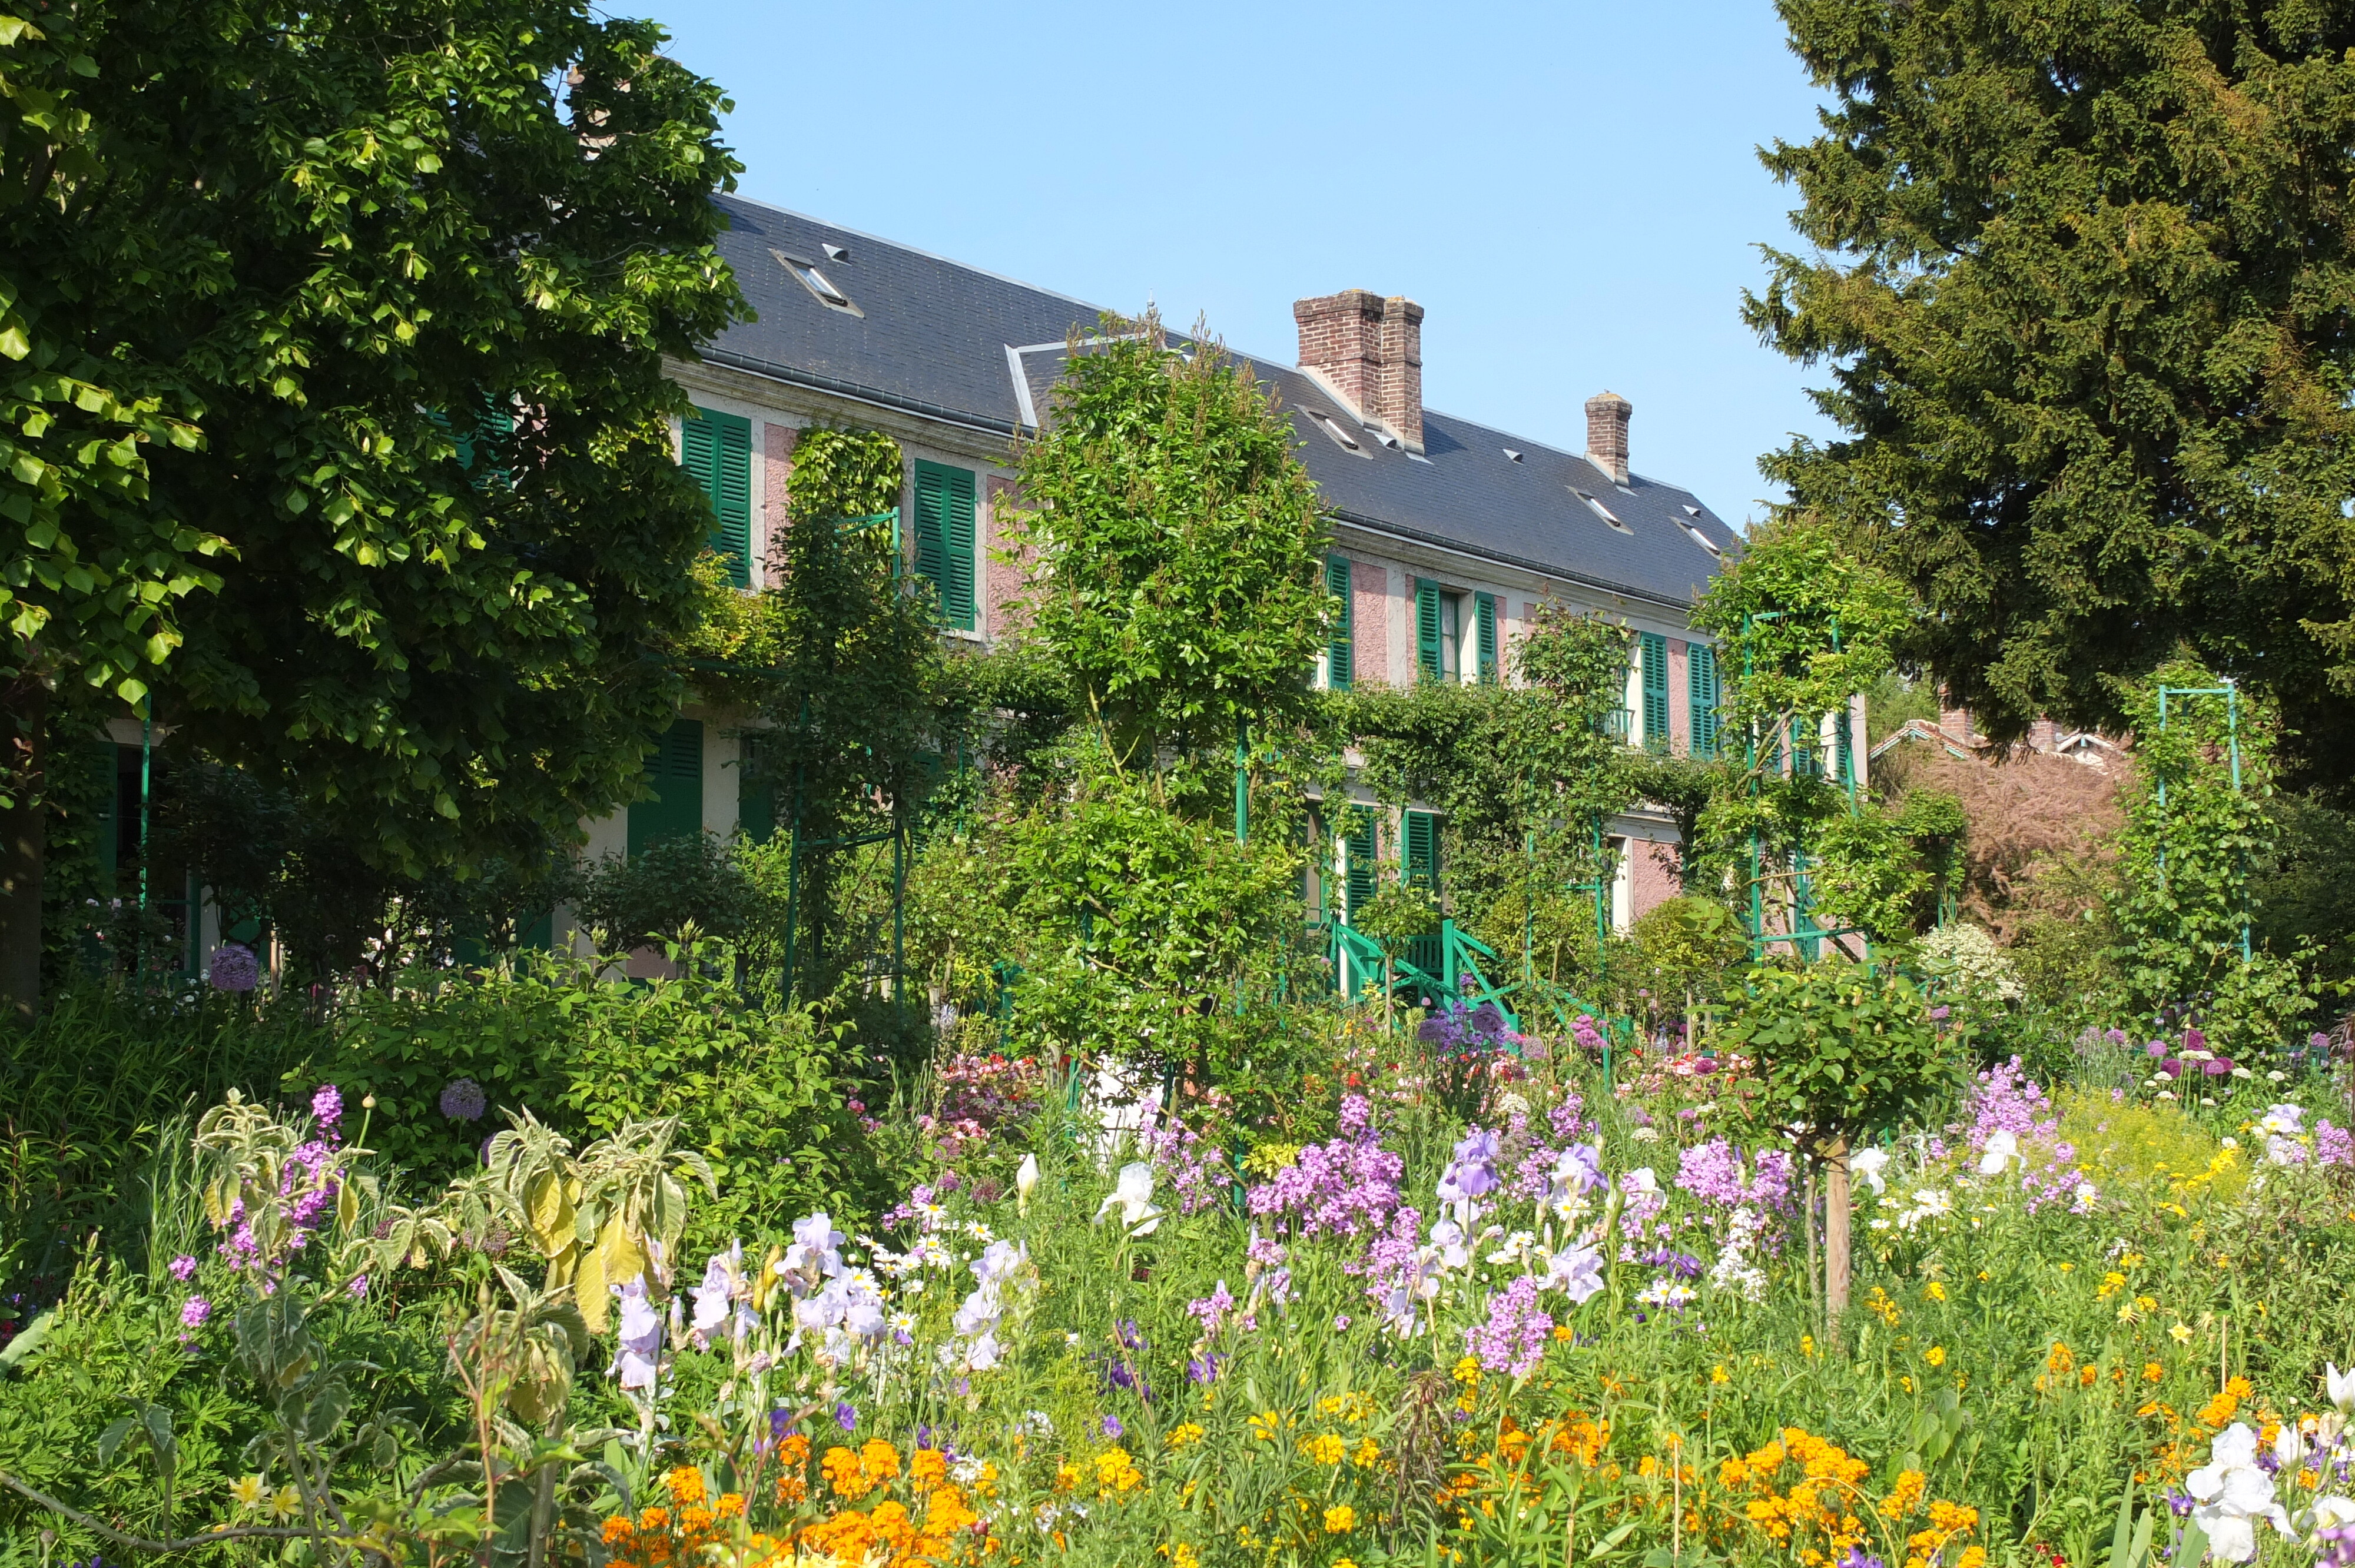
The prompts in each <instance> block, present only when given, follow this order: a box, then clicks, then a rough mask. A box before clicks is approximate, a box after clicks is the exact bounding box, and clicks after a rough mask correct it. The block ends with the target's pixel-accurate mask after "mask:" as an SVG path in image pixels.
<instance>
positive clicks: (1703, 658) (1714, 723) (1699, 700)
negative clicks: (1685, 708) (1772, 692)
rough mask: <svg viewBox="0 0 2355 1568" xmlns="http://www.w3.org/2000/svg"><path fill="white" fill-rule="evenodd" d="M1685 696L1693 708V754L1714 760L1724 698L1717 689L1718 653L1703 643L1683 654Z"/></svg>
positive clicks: (1693, 646)
mask: <svg viewBox="0 0 2355 1568" xmlns="http://www.w3.org/2000/svg"><path fill="white" fill-rule="evenodd" d="M1685 694H1686V696H1687V697H1688V698H1689V699H1690V703H1691V706H1692V754H1693V755H1694V756H1695V757H1715V756H1716V755H1717V736H1718V715H1717V709H1718V704H1719V703H1720V702H1721V701H1722V700H1723V694H1722V693H1721V691H1720V690H1719V687H1718V677H1717V650H1716V649H1714V648H1712V647H1710V645H1709V644H1708V643H1706V642H1696V643H1694V644H1692V645H1691V647H1690V648H1689V649H1688V650H1687V651H1686V653H1685Z"/></svg>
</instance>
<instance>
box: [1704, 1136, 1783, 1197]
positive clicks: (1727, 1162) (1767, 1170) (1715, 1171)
mask: <svg viewBox="0 0 2355 1568" xmlns="http://www.w3.org/2000/svg"><path fill="white" fill-rule="evenodd" d="M1677 1185H1678V1187H1679V1188H1681V1189H1683V1190H1684V1191H1685V1192H1690V1193H1691V1194H1692V1195H1693V1196H1694V1197H1696V1198H1699V1199H1700V1200H1701V1201H1702V1202H1707V1203H1715V1204H1717V1205H1719V1206H1720V1207H1722V1208H1726V1209H1732V1208H1734V1207H1736V1206H1737V1205H1739V1204H1742V1203H1755V1204H1757V1205H1758V1206H1759V1207H1761V1208H1764V1209H1774V1208H1780V1207H1781V1206H1782V1205H1784V1204H1785V1203H1786V1202H1789V1200H1790V1196H1791V1157H1790V1155H1789V1154H1787V1153H1785V1151H1783V1150H1779V1149H1765V1150H1760V1151H1759V1152H1758V1154H1757V1156H1756V1158H1755V1159H1754V1160H1752V1161H1751V1173H1750V1174H1748V1175H1745V1174H1744V1173H1743V1171H1742V1151H1741V1150H1738V1149H1736V1148H1735V1147H1734V1146H1733V1144H1732V1141H1731V1140H1730V1139H1724V1138H1712V1139H1710V1140H1709V1141H1708V1142H1707V1143H1697V1144H1695V1145H1693V1146H1692V1147H1691V1148H1690V1149H1688V1150H1684V1152H1683V1153H1681V1154H1679V1155H1678V1157H1677Z"/></svg>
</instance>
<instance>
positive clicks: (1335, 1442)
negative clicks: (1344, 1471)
mask: <svg viewBox="0 0 2355 1568" xmlns="http://www.w3.org/2000/svg"><path fill="white" fill-rule="evenodd" d="M1300 1446H1301V1449H1302V1451H1303V1452H1305V1453H1306V1454H1307V1456H1308V1457H1309V1458H1310V1460H1311V1461H1313V1462H1314V1463H1316V1464H1319V1465H1337V1464H1339V1463H1340V1462H1341V1461H1342V1460H1343V1459H1346V1458H1348V1456H1349V1446H1348V1444H1347V1443H1344V1442H1342V1441H1341V1439H1339V1438H1338V1437H1336V1436H1333V1434H1331V1433H1330V1432H1319V1433H1318V1434H1317V1435H1316V1436H1314V1437H1311V1438H1308V1439H1307V1440H1306V1441H1305V1442H1303V1443H1302V1444H1301V1445H1300Z"/></svg>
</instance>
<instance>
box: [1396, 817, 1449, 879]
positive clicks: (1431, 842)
mask: <svg viewBox="0 0 2355 1568" xmlns="http://www.w3.org/2000/svg"><path fill="white" fill-rule="evenodd" d="M1399 849H1400V855H1399V871H1400V873H1401V877H1402V878H1403V880H1404V881H1405V883H1406V885H1408V886H1409V887H1420V888H1423V889H1424V890H1425V891H1426V892H1429V893H1431V894H1433V895H1437V894H1438V892H1439V818H1438V817H1437V816H1436V815H1434V814H1433V813H1432V812H1430V811H1404V812H1401V813H1400V816H1399Z"/></svg>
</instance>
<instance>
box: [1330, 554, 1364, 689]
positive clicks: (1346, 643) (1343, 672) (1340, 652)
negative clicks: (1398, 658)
mask: <svg viewBox="0 0 2355 1568" xmlns="http://www.w3.org/2000/svg"><path fill="white" fill-rule="evenodd" d="M1325 591H1326V592H1327V593H1329V594H1331V595H1332V596H1333V637H1332V641H1330V642H1328V643H1327V644H1326V648H1325V670H1326V676H1325V684H1326V685H1327V687H1329V688H1331V689H1332V690H1334V691H1337V692H1346V691H1348V689H1349V683H1351V682H1352V681H1354V680H1356V679H1357V675H1358V666H1357V658H1356V647H1357V644H1356V639H1355V635H1354V633H1355V630H1356V626H1357V621H1356V619H1355V617H1356V611H1355V610H1354V609H1352V603H1353V596H1352V595H1351V594H1350V592H1349V558H1348V556H1326V557H1325Z"/></svg>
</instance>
